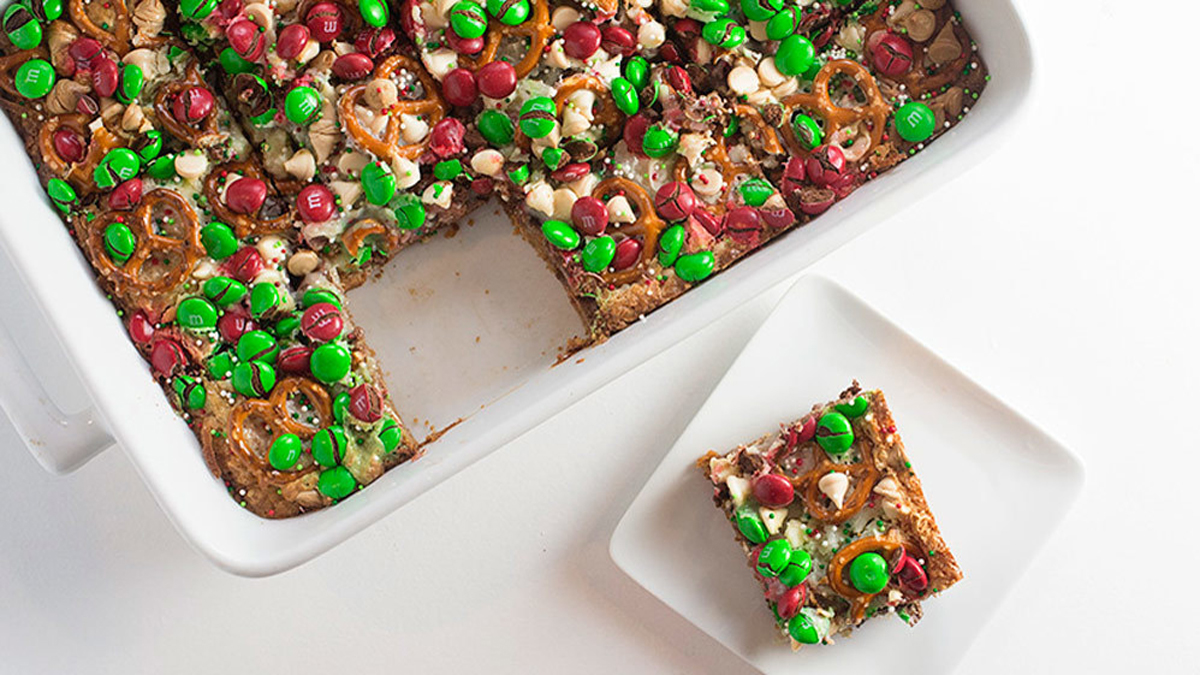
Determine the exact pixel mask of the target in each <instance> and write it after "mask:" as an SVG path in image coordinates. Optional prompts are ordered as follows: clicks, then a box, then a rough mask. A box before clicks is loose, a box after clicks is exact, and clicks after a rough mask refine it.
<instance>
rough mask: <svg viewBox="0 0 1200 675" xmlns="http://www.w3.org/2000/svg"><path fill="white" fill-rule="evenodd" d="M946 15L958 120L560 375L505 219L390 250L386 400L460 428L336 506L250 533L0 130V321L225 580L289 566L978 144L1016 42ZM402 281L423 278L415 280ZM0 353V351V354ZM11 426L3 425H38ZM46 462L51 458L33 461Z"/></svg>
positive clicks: (62, 465)
mask: <svg viewBox="0 0 1200 675" xmlns="http://www.w3.org/2000/svg"><path fill="white" fill-rule="evenodd" d="M959 5H960V8H961V10H962V12H963V14H964V16H965V17H966V21H967V24H968V26H969V27H970V29H971V31H972V32H973V33H974V35H975V37H976V38H977V40H978V42H979V44H980V47H981V51H982V52H983V54H984V55H985V57H986V59H987V61H988V65H989V68H990V69H991V72H992V74H993V80H992V82H991V84H990V86H989V88H988V89H987V91H986V92H985V94H984V95H983V96H982V97H981V98H980V99H979V100H978V101H977V102H976V104H975V105H974V107H973V110H972V111H971V114H970V115H968V116H967V118H966V119H965V120H964V122H963V123H962V124H960V125H958V126H956V127H955V128H954V129H953V130H952V131H951V132H950V133H948V134H947V135H946V136H945V137H944V138H942V139H940V140H939V141H938V142H936V143H934V144H932V145H931V146H930V147H929V148H928V149H927V150H926V151H925V152H923V153H920V154H919V155H917V156H916V157H915V158H914V159H912V160H910V161H908V162H905V163H904V164H902V165H901V166H899V167H898V168H897V169H895V170H894V171H891V172H889V173H888V174H886V175H885V176H883V177H881V178H880V179H879V180H877V181H873V182H872V183H870V184H869V185H867V186H866V187H864V188H863V189H862V190H860V191H858V192H857V193H856V194H855V195H853V196H852V197H851V198H850V199H847V200H846V201H845V202H843V203H840V204H838V205H837V206H836V207H835V208H834V209H832V210H831V211H830V212H829V213H827V214H826V215H824V216H822V217H821V218H819V219H818V220H817V221H815V222H814V223H812V224H811V225H808V226H806V227H804V228H801V229H799V230H796V231H794V232H791V233H789V234H788V235H787V236H786V237H783V238H781V239H780V240H779V241H777V242H775V243H772V244H771V245H770V246H767V247H766V248H764V249H763V250H762V251H759V252H757V253H755V254H754V255H753V256H752V257H751V258H749V260H748V262H746V263H745V264H740V265H737V266H735V267H734V268H732V269H730V270H727V271H725V272H724V273H722V274H721V275H719V276H717V277H715V278H713V279H712V280H710V281H708V282H706V283H704V284H703V285H701V286H700V287H698V288H697V289H695V290H693V291H692V292H690V293H688V294H687V295H686V296H685V297H683V298H681V299H679V300H678V301H676V302H673V303H671V304H670V305H669V306H668V307H666V308H664V309H662V310H660V311H658V312H656V313H654V314H653V315H652V316H651V317H649V318H648V320H647V321H645V322H643V323H641V324H639V325H636V326H633V327H631V328H629V329H628V330H626V331H624V332H622V333H621V334H619V335H617V336H616V337H614V338H613V339H612V340H610V341H608V342H607V343H605V344H603V345H601V346H599V347H596V348H593V349H590V350H588V351H586V352H583V353H581V354H579V355H578V356H577V357H576V358H574V359H571V360H570V361H568V362H566V363H563V364H561V365H559V366H557V367H554V368H551V367H549V364H550V363H552V361H553V357H554V354H555V353H556V348H557V347H558V346H559V345H561V344H563V343H564V342H565V340H566V339H567V338H568V337H570V336H571V335H572V334H574V333H575V332H577V331H578V330H579V327H578V324H577V323H574V319H573V318H572V317H571V316H570V314H569V308H568V307H567V302H566V300H565V298H564V297H563V296H562V295H561V291H557V292H556V291H555V289H554V286H555V285H556V282H555V281H554V280H553V278H551V275H550V274H549V273H548V272H546V271H545V269H544V267H539V266H538V265H537V264H535V262H536V261H535V258H534V255H533V253H532V252H531V251H528V250H522V248H521V246H520V245H519V244H520V242H519V241H518V240H516V238H515V237H513V236H512V235H511V226H510V225H509V224H508V223H507V222H505V221H504V220H503V219H502V218H501V217H499V216H493V215H488V214H489V213H490V211H491V209H490V208H487V209H485V210H484V211H482V212H480V213H479V214H477V215H476V216H475V217H474V218H475V219H477V220H478V221H479V222H478V223H477V224H476V225H474V226H473V227H464V228H463V229H462V230H461V231H460V232H459V234H458V235H457V236H456V237H454V238H452V239H446V238H439V239H437V240H435V241H433V242H430V243H429V244H427V245H423V246H421V247H417V248H416V249H414V250H411V251H406V252H405V255H404V256H401V260H399V261H397V262H396V263H394V264H392V265H391V266H389V269H388V271H387V272H386V273H385V274H384V276H383V278H382V279H380V280H378V281H375V282H373V283H371V284H368V285H367V286H366V287H364V288H362V289H360V290H357V291H355V292H353V293H352V294H351V297H350V308H351V311H352V312H354V315H355V317H356V319H357V320H359V321H360V322H361V323H362V324H363V325H365V326H366V327H367V329H368V331H369V340H370V342H371V344H372V345H374V346H375V348H376V349H377V350H378V351H379V352H380V353H381V354H382V355H383V358H384V366H385V368H386V369H387V370H388V371H389V377H388V384H389V387H390V389H391V391H392V393H393V395H394V396H395V397H396V399H397V401H398V402H399V403H400V405H401V407H402V409H403V410H404V412H405V415H406V421H407V422H410V423H411V422H413V419H412V417H414V416H415V417H417V418H418V419H417V424H416V425H414V426H415V428H416V429H417V430H418V433H419V434H420V432H421V431H424V430H427V429H433V428H438V427H441V426H444V425H445V424H446V423H448V422H450V421H453V420H455V419H457V418H459V417H465V421H463V423H461V424H460V425H458V426H457V427H455V428H454V429H453V430H452V431H450V432H449V433H447V434H446V435H445V436H443V437H442V438H441V440H439V441H438V442H437V443H436V444H433V445H431V446H430V447H429V448H428V455H427V456H425V457H424V458H422V459H421V460H420V461H418V462H415V463H412V464H410V465H407V466H404V467H402V468H398V469H396V470H393V471H391V472H389V473H387V474H386V475H385V476H383V477H382V478H381V479H379V480H378V481H376V482H375V483H374V484H372V485H371V486H370V487H369V488H368V489H365V490H363V491H362V493H361V494H358V495H356V496H355V498H354V499H350V500H347V501H346V502H345V503H343V504H340V505H339V506H338V507H337V508H334V509H326V510H323V511H320V512H318V513H315V514H310V515H307V516H305V517H302V518H294V519H290V520H286V521H265V520H262V519H259V518H257V517H255V516H253V515H252V514H250V513H248V512H246V511H244V510H243V509H241V508H239V507H238V506H237V505H236V503H235V502H233V501H232V500H230V499H229V498H228V496H227V495H226V494H225V490H224V487H223V486H222V485H221V484H219V483H218V482H217V481H214V480H213V479H212V477H211V475H210V474H209V473H208V471H207V470H206V469H205V467H204V465H203V462H202V460H201V457H200V454H199V452H198V449H197V445H196V442H195V439H194V438H193V437H192V435H191V433H190V431H189V430H188V429H187V427H186V426H185V424H184V423H183V422H182V421H181V420H180V419H179V418H177V417H176V416H175V414H174V413H173V412H172V410H171V409H170V407H169V406H168V405H167V403H166V401H165V399H164V397H163V395H162V392H161V390H160V389H159V388H158V387H157V385H155V384H154V383H153V381H152V380H151V378H150V377H149V375H148V372H147V366H146V364H145V363H144V362H143V361H142V360H141V359H140V357H139V356H138V355H137V353H136V351H135V350H134V349H133V348H132V346H131V345H130V344H129V343H128V340H127V337H126V334H125V332H124V330H123V328H122V326H121V324H120V321H119V319H118V317H116V316H115V314H114V313H113V311H112V308H111V306H110V305H109V304H108V302H107V301H106V300H105V299H104V297H103V295H102V294H101V293H100V292H99V291H98V290H97V289H96V286H95V284H94V282H93V280H92V277H91V273H90V270H89V268H88V265H87V264H86V262H85V261H84V260H83V258H82V256H81V255H80V253H79V252H78V251H77V250H76V248H75V245H74V243H73V242H72V241H71V240H70V238H69V237H68V236H67V233H66V232H65V231H64V229H63V227H62V226H61V224H60V222H59V221H58V219H57V216H56V215H55V214H54V213H53V211H52V209H51V207H50V206H48V205H47V203H46V201H45V198H44V196H43V195H42V191H41V188H40V186H39V185H38V183H37V180H36V177H35V176H34V174H33V172H32V171H30V170H29V167H28V165H27V164H26V163H25V161H24V159H23V155H24V151H23V149H22V146H21V144H20V142H19V140H18V138H17V136H16V133H15V131H14V130H13V129H12V128H11V126H10V125H7V124H3V125H0V152H3V153H5V154H6V155H7V156H9V157H12V158H14V161H11V162H8V163H6V164H5V165H4V168H3V169H2V170H0V173H2V174H3V176H4V178H5V180H3V181H0V200H2V201H3V203H4V204H5V205H6V208H5V209H4V211H3V213H0V249H2V250H3V251H5V252H6V253H7V255H8V256H9V257H10V258H11V260H12V262H13V267H14V269H15V270H16V271H17V273H18V274H19V275H20V277H21V279H23V281H24V283H25V284H26V286H27V288H28V291H29V295H30V297H31V299H32V302H31V305H30V306H29V307H28V308H27V309H25V310H22V312H25V314H24V315H22V313H20V312H18V313H17V314H15V315H12V316H10V317H8V319H7V320H6V325H7V326H8V327H9V329H10V330H25V327H26V326H27V325H28V324H30V323H33V322H35V320H36V321H44V322H45V324H46V326H47V328H46V331H45V332H46V335H47V336H48V337H47V340H51V341H52V340H57V341H60V342H61V348H62V353H63V357H62V359H63V362H62V363H59V364H57V366H56V367H55V370H57V371H65V372H66V374H65V375H64V374H63V373H62V372H58V373H55V375H54V378H52V379H61V378H63V377H71V376H72V374H71V373H70V371H71V370H72V364H73V368H74V369H75V370H77V371H78V383H77V385H76V386H75V387H67V388H68V389H75V390H78V391H80V392H85V393H86V394H87V396H88V397H90V399H91V400H92V401H94V404H92V406H91V408H90V409H88V407H87V405H86V404H85V408H84V410H83V411H82V413H83V415H82V417H79V418H76V419H75V420H74V421H75V422H76V424H75V425H74V427H72V428H79V427H82V426H84V425H86V424H87V423H88V422H89V421H91V420H106V421H107V426H108V429H109V430H110V432H111V436H112V438H113V439H115V440H116V441H117V442H119V444H120V445H121V446H122V447H123V448H124V449H125V451H126V452H127V453H128V455H129V457H130V459H131V460H132V462H133V464H134V465H135V466H136V467H137V469H138V471H139V472H140V473H141V475H142V476H143V478H144V479H145V480H146V482H147V484H148V485H149V486H150V489H151V490H152V491H153V493H154V495H155V498H156V500H157V501H158V502H159V504H160V505H161V506H162V507H163V509H164V510H165V511H166V513H167V514H168V516H169V517H170V518H171V520H172V522H173V523H174V524H175V526H176V527H177V528H178V529H179V531H180V532H181V533H182V534H183V536H184V537H185V538H186V539H187V540H188V541H189V542H190V543H191V544H192V545H194V546H195V547H196V548H197V549H198V550H200V551H201V552H202V553H204V554H205V555H206V556H208V557H209V558H211V559H212V560H213V561H214V562H215V563H216V564H218V565H220V566H221V567H223V568H225V569H227V570H230V571H232V572H235V573H238V574H244V575H252V576H259V575H266V574H273V573H276V572H279V571H282V570H285V569H288V568H290V567H293V566H295V565H298V564H300V563H303V562H305V561H307V560H309V559H311V558H313V557H314V556H317V555H319V554H321V553H322V552H324V551H326V550H328V549H329V548H330V547H331V546H333V545H335V544H337V543H338V542H340V541H343V540H344V539H346V538H347V537H349V536H351V535H353V534H354V533H356V532H358V531H360V530H361V529H362V528H364V527H366V526H367V525H369V524H370V523H372V522H374V521H376V520H377V519H379V518H380V517H382V516H383V515H384V514H387V513H389V512H391V511H392V510H394V509H396V508H398V507H400V506H401V505H403V504H405V503H407V502H409V501H411V500H412V499H413V498H415V497H416V496H417V495H419V494H421V493H422V492H424V491H425V490H427V489H429V488H430V487H431V486H433V485H436V484H437V483H439V482H441V481H443V480H445V479H446V478H448V477H449V476H451V475H453V474H454V473H456V472H458V471H460V470H461V469H463V468H464V467H466V466H467V465H469V464H471V463H472V462H474V461H476V460H478V459H479V458H480V457H483V456H484V455H486V454H487V453H489V452H491V451H493V450H495V449H496V448H498V447H500V446H502V445H503V444H504V443H506V442H507V441H509V440H511V439H513V438H515V437H516V436H517V435H519V434H521V433H523V432H524V431H526V430H528V429H530V428H532V427H533V426H535V425H537V424H538V423H539V422H541V421H543V420H545V419H547V418H548V417H550V416H551V415H553V414H555V413H556V412H558V411H560V410H562V409H563V408H565V407H566V406H567V405H569V404H570V403H572V402H573V401H576V400H579V399H580V398H581V397H582V396H584V395H585V394H587V393H589V392H591V391H594V390H595V389H596V388H598V387H599V386H601V385H602V384H604V383H606V382H609V381H611V380H612V379H613V378H615V377H616V376H617V375H619V374H621V373H623V372H626V371H628V370H629V369H630V368H632V367H633V366H635V365H637V364H639V363H641V362H642V361H644V360H646V359H647V358H649V357H650V356H652V355H654V354H657V353H659V352H661V351H662V350H664V349H666V348H668V347H670V346H671V345H673V344H675V343H676V342H678V341H679V340H680V339H682V338H683V337H684V336H687V335H689V334H691V333H693V332H694V331H696V330H697V329H699V328H700V327H703V326H705V325H707V324H708V323H710V322H711V321H713V320H714V319H715V318H717V317H719V316H721V315H723V314H725V313H727V312H728V311H730V310H732V309H733V308H735V307H737V306H739V305H740V304H742V303H744V302H745V301H746V300H747V299H749V298H752V297H754V296H755V295H757V294H758V293H761V292H762V291H763V290H765V289H767V288H768V287H770V286H771V285H772V284H774V283H777V282H779V281H780V280H782V279H784V278H786V277H787V276H788V275H789V274H792V273H794V272H796V271H797V270H799V269H802V268H804V267H807V266H808V265H810V264H812V263H813V262H815V261H816V260H818V259H819V258H821V257H822V256H824V255H826V254H827V253H829V252H830V251H832V250H834V249H836V248H837V247H839V246H841V245H842V244H844V243H846V242H847V241H849V240H851V239H853V238H854V237H856V236H858V235H859V234H861V233H862V232H864V231H866V230H867V229H868V228H870V227H872V226H874V225H875V224H878V223H879V222H881V221H883V220H884V219H886V218H887V217H888V216H889V215H890V214H891V213H893V212H894V211H896V210H898V209H901V208H903V207H904V206H905V205H906V204H908V203H911V202H912V201H915V200H917V199H919V198H920V197H921V196H923V195H925V194H927V193H929V192H931V191H932V190H934V189H936V188H937V187H938V186H940V185H941V184H943V183H946V182H948V181H950V180H952V179H954V178H955V177H956V176H957V175H958V174H960V173H962V172H963V171H964V170H965V169H966V168H967V167H968V166H970V165H972V164H974V163H976V162H978V161H980V160H981V159H982V158H983V157H985V156H986V155H987V154H989V152H990V151H991V150H993V149H995V148H996V147H997V146H998V145H999V143H1001V142H1002V139H1003V133H1002V132H1003V131H1004V130H1005V129H1006V128H1007V127H1008V126H1009V123H1010V122H1012V121H1013V119H1014V118H1015V117H1016V116H1017V114H1018V113H1019V111H1020V109H1021V108H1022V106H1023V104H1024V102H1025V99H1026V97H1027V94H1028V91H1029V86H1030V80H1031V77H1032V73H1033V65H1032V57H1031V53H1030V48H1029V43H1028V39H1027V37H1026V33H1025V29H1024V26H1023V24H1022V22H1021V20H1020V18H1019V16H1018V15H1017V12H1016V9H1015V8H1014V7H1013V5H1012V4H1011V3H1010V2H1009V1H1008V0H961V2H959ZM18 158H20V159H18ZM49 261H53V262H49ZM485 263H490V264H485ZM506 266H508V267H506ZM402 269H403V270H405V271H404V272H403V273H402V272H401V270H402ZM456 273H461V275H462V276H459V274H456ZM406 275H408V276H406ZM413 275H416V277H414V276H413ZM414 278H422V279H424V280H425V281H423V282H422V283H421V285H414V282H413V279H414ZM398 308H401V309H398ZM501 310H502V311H501ZM476 337H478V343H476V342H475V338H476ZM3 354H10V355H11V354H12V352H11V351H4V350H0V355H3ZM42 377H43V379H45V376H42ZM30 395H31V394H30V393H29V391H28V390H26V389H21V388H18V387H17V386H15V385H12V384H10V383H7V382H5V383H0V400H3V401H4V402H5V410H6V412H8V413H9V414H10V415H13V416H14V417H21V416H27V415H33V414H44V415H48V416H50V418H52V419H54V420H57V422H58V423H59V425H60V426H61V425H62V424H68V425H70V423H71V421H72V420H71V419H66V418H64V417H62V416H61V415H60V414H59V413H57V412H56V411H55V410H53V409H45V410H42V411H40V412H39V411H38V410H37V409H36V406H30V405H24V406H18V405H15V404H13V402H14V401H20V400H21V399H22V397H28V396H30ZM34 395H35V396H36V395H37V394H34ZM408 406H411V407H408ZM31 408H32V409H33V410H32V412H31ZM14 421H15V422H16V426H17V427H18V428H26V429H31V428H40V427H36V426H35V425H31V424H23V423H22V420H20V419H14ZM72 437H73V436H71V435H69V434H68V435H64V438H63V439H62V440H60V441H58V442H57V447H46V445H45V443H44V441H42V439H37V438H30V436H29V435H27V436H26V440H27V442H42V443H43V446H42V448H41V449H40V457H41V458H42V461H43V464H45V465H47V466H50V467H52V468H57V469H60V470H65V469H69V468H71V467H73V466H76V465H78V464H79V463H81V462H82V461H84V460H85V459H86V457H87V456H88V454H89V453H91V452H94V451H97V450H99V449H101V448H103V447H106V446H107V443H106V441H107V440H108V439H107V437H105V438H100V439H95V438H89V439H88V443H89V445H88V446H87V447H77V446H73V445H72V444H71V443H70V440H69V439H70V438H72ZM56 452H61V453H63V454H64V455H65V456H66V457H65V458H64V459H61V460H60V459H55V458H53V457H50V455H53V454H54V453H56Z"/></svg>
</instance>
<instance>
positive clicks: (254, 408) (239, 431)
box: [229, 377, 333, 485]
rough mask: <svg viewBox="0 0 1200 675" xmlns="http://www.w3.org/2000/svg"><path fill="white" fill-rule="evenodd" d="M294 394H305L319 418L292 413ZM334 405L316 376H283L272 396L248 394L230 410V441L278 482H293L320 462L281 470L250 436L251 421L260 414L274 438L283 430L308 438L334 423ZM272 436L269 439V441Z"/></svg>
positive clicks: (266, 474)
mask: <svg viewBox="0 0 1200 675" xmlns="http://www.w3.org/2000/svg"><path fill="white" fill-rule="evenodd" d="M293 396H304V397H305V398H306V399H307V404H308V407H309V408H310V409H311V410H312V411H313V414H314V416H315V417H316V420H315V421H314V422H313V423H312V424H309V423H307V422H305V421H303V420H302V419H297V418H295V417H293V416H292V412H291V411H290V410H288V403H289V401H290V400H291V398H292V397H293ZM331 411H332V405H331V403H330V400H329V392H328V391H326V389H325V387H323V386H321V385H320V384H318V383H317V382H314V381H313V380H309V379H306V378H302V377H289V378H286V379H283V380H281V381H280V382H279V383H278V384H276V385H275V388H274V389H273V390H271V396H270V397H269V398H266V399H261V398H247V399H243V400H241V401H239V402H238V404H237V405H235V406H234V407H233V410H232V411H231V412H230V413H229V443H230V445H232V446H233V449H234V451H235V452H239V453H241V454H242V455H243V456H244V457H245V458H246V459H247V460H249V461H250V462H251V464H253V465H254V466H256V467H258V469H259V470H260V471H261V472H262V475H263V477H265V478H267V479H271V478H274V480H273V481H272V482H275V483H277V484H280V485H282V484H284V483H290V482H292V481H293V480H295V479H296V478H297V477H298V476H302V475H304V474H306V473H309V472H311V471H313V470H314V469H315V468H316V464H310V465H309V466H307V467H304V468H301V469H298V470H296V471H284V472H281V471H278V470H277V469H275V468H274V467H272V466H271V463H270V461H269V460H268V459H267V457H266V453H265V452H262V453H260V452H258V451H257V450H256V449H255V447H254V444H253V443H252V442H251V439H250V434H251V432H250V430H249V429H248V428H247V422H248V421H249V420H251V418H257V419H258V420H259V421H261V422H262V423H263V425H264V426H265V427H266V431H267V432H268V433H270V434H272V440H273V439H274V438H276V437H278V436H281V435H283V434H296V435H297V436H299V437H300V438H302V439H305V440H308V439H310V438H312V437H313V436H315V435H316V433H317V432H318V431H320V430H321V429H322V428H323V427H327V426H329V425H330V424H333V414H332V412H331ZM269 444H270V440H268V441H267V445H269Z"/></svg>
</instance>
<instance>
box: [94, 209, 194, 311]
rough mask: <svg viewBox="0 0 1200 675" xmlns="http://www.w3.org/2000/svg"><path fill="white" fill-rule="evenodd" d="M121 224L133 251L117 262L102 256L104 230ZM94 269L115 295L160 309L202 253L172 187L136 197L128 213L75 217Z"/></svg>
mask: <svg viewBox="0 0 1200 675" xmlns="http://www.w3.org/2000/svg"><path fill="white" fill-rule="evenodd" d="M118 222H119V223H124V224H125V225H126V226H127V227H129V229H130V230H131V231H132V232H133V235H134V237H135V239H136V242H137V243H136V246H135V248H134V250H133V255H132V256H130V258H129V260H126V261H125V263H124V264H121V265H118V264H117V263H115V262H113V260H112V259H111V258H109V256H108V252H107V251H106V250H105V246H104V232H105V230H106V229H107V228H108V226H109V225H112V224H113V223H118ZM75 226H76V227H77V228H79V230H80V231H81V234H82V236H83V237H85V242H86V246H87V249H88V251H89V253H90V257H91V260H92V265H93V266H94V267H95V268H96V271H97V272H98V273H99V274H100V275H101V276H103V277H104V278H106V279H107V280H109V281H110V282H112V284H113V286H114V287H115V289H116V292H117V293H118V294H119V295H128V296H131V297H132V299H134V300H135V301H138V302H144V303H146V304H147V305H152V306H155V307H156V308H157V309H160V310H161V309H162V307H161V305H162V304H163V303H167V302H171V299H170V298H169V297H168V292H169V291H170V290H171V289H173V288H175V287H176V286H178V285H179V284H180V283H181V282H182V281H183V280H184V279H185V278H187V276H188V275H189V274H190V273H191V271H192V267H193V266H194V265H195V263H196V261H197V260H198V259H199V258H200V256H201V255H203V253H204V248H203V247H202V246H201V244H200V226H199V220H198V219H197V218H196V212H195V211H194V210H192V207H191V205H190V204H188V201H187V200H186V199H184V198H183V197H182V196H181V195H180V194H179V193H178V192H175V191H174V190H168V189H165V188H159V189H157V190H151V191H150V192H148V193H147V194H146V195H145V196H144V197H142V202H141V204H140V205H139V206H138V207H137V209H135V210H134V211H133V212H132V213H129V212H122V211H107V212H105V213H104V214H103V215H101V216H100V217H98V218H96V219H94V220H92V221H91V222H88V220H87V218H86V217H80V218H77V219H76V221H75Z"/></svg>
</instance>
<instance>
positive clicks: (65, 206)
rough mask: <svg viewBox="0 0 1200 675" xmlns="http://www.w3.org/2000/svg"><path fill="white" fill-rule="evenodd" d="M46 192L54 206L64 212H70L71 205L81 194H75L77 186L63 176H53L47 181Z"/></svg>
mask: <svg viewBox="0 0 1200 675" xmlns="http://www.w3.org/2000/svg"><path fill="white" fill-rule="evenodd" d="M46 194H47V195H49V197H50V201H51V202H53V203H54V206H56V207H58V210H59V211H62V212H63V213H68V212H70V210H71V205H72V204H74V203H75V201H76V200H78V199H79V195H77V194H75V188H73V187H71V184H70V183H68V182H67V181H65V180H63V179H61V178H51V179H50V180H49V182H47V183H46Z"/></svg>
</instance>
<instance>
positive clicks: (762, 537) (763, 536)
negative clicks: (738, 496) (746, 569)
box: [733, 506, 767, 544]
mask: <svg viewBox="0 0 1200 675" xmlns="http://www.w3.org/2000/svg"><path fill="white" fill-rule="evenodd" d="M733 519H734V521H735V522H736V523H737V529H738V532H741V533H742V536H743V537H745V538H747V539H749V540H750V542H751V543H753V544H761V543H763V542H764V541H766V540H767V526H766V525H763V521H762V518H759V517H758V512H757V511H755V510H754V507H753V506H739V507H738V508H737V510H735V511H734V512H733Z"/></svg>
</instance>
